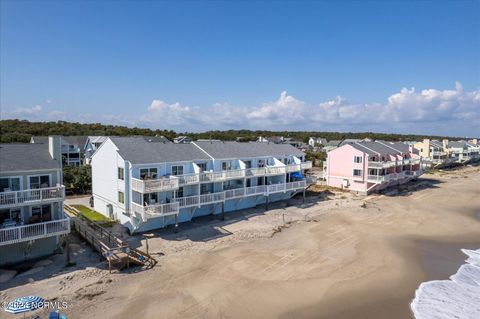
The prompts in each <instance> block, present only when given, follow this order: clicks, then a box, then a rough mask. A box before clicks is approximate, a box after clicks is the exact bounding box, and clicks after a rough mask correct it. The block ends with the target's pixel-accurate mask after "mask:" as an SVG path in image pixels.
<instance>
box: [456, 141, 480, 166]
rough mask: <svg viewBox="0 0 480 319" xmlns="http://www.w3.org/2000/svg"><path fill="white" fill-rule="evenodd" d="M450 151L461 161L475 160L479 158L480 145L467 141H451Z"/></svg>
mask: <svg viewBox="0 0 480 319" xmlns="http://www.w3.org/2000/svg"><path fill="white" fill-rule="evenodd" d="M448 152H449V153H450V154H451V155H452V156H453V157H454V158H456V159H457V161H458V162H459V163H467V162H473V161H477V160H478V159H479V146H478V145H475V144H473V143H469V142H466V141H450V142H449V143H448Z"/></svg>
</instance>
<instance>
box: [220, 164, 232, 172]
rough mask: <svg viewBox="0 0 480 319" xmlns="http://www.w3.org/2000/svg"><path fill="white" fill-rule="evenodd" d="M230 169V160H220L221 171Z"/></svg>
mask: <svg viewBox="0 0 480 319" xmlns="http://www.w3.org/2000/svg"><path fill="white" fill-rule="evenodd" d="M231 169H232V162H222V171H229V170H231Z"/></svg>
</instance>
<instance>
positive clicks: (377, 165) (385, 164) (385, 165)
mask: <svg viewBox="0 0 480 319" xmlns="http://www.w3.org/2000/svg"><path fill="white" fill-rule="evenodd" d="M396 165H397V162H396V161H383V162H368V167H369V168H388V167H394V166H396ZM400 165H401V162H400Z"/></svg>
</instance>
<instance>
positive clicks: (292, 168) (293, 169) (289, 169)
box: [286, 164, 302, 173]
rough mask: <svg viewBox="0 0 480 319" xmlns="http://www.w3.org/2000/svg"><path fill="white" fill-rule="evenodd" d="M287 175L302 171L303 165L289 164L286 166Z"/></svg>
mask: <svg viewBox="0 0 480 319" xmlns="http://www.w3.org/2000/svg"><path fill="white" fill-rule="evenodd" d="M286 169H287V173H292V172H298V171H300V170H301V169H302V165H301V164H289V165H287V166H286Z"/></svg>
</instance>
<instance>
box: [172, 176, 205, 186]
mask: <svg viewBox="0 0 480 319" xmlns="http://www.w3.org/2000/svg"><path fill="white" fill-rule="evenodd" d="M177 178H178V184H179V185H188V184H196V183H198V182H199V181H200V176H199V174H186V175H179V176H177Z"/></svg>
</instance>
